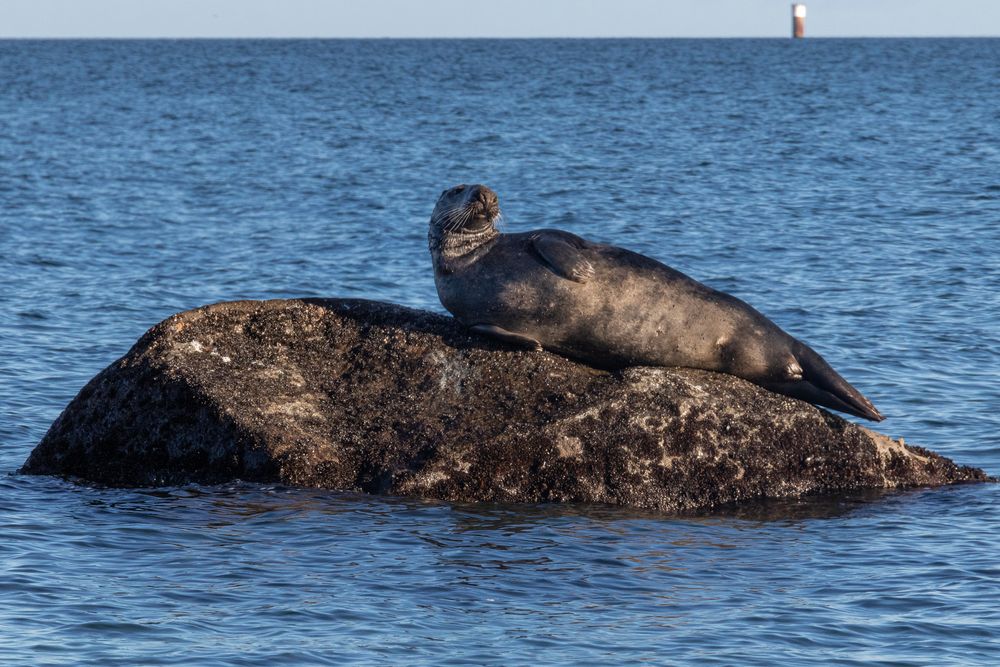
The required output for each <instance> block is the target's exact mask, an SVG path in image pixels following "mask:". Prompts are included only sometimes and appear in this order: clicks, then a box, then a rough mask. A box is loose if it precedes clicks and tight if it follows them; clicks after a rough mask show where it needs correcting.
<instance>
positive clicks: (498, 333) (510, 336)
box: [469, 324, 542, 351]
mask: <svg viewBox="0 0 1000 667" xmlns="http://www.w3.org/2000/svg"><path fill="white" fill-rule="evenodd" d="M469 328H470V329H472V330H473V331H475V332H476V333H481V334H486V335H487V336H491V337H493V338H496V339H498V340H502V341H503V342H505V343H510V344H511V345H516V346H517V347H524V348H527V349H529V350H535V351H541V349H542V344H541V343H539V342H538V341H537V340H535V339H534V338H532V337H531V336H525V335H523V334H519V333H514V332H513V331H507V330H506V329H501V328H500V327H498V326H496V325H494V324H473V325H472V326H471V327H469Z"/></svg>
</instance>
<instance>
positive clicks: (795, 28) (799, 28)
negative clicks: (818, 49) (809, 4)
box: [792, 2, 806, 39]
mask: <svg viewBox="0 0 1000 667" xmlns="http://www.w3.org/2000/svg"><path fill="white" fill-rule="evenodd" d="M805 36H806V6H805V5H803V4H801V3H798V2H796V3H795V4H794V5H792V37H794V38H795V39H802V38H803V37H805Z"/></svg>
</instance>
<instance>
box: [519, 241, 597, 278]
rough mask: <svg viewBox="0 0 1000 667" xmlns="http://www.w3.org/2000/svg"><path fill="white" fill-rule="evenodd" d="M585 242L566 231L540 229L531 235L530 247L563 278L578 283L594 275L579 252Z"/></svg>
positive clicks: (590, 265) (589, 264)
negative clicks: (540, 230)
mask: <svg viewBox="0 0 1000 667" xmlns="http://www.w3.org/2000/svg"><path fill="white" fill-rule="evenodd" d="M585 244H586V241H584V240H583V239H581V238H579V237H577V236H573V235H572V234H567V233H566V232H551V231H542V232H535V233H534V234H532V235H531V245H532V247H533V248H534V249H535V252H537V253H538V255H539V256H540V257H541V258H542V259H544V260H545V262H546V264H548V265H549V266H550V267H552V270H553V271H555V272H556V273H557V274H559V275H560V276H562V277H563V278H566V279H567V280H573V281H576V282H578V283H585V282H587V281H588V280H590V279H591V278H593V277H594V266H593V265H592V264H591V263H590V262H588V261H587V258H586V257H584V256H583V253H582V252H580V250H581V249H582V248H583V247H584V245H585Z"/></svg>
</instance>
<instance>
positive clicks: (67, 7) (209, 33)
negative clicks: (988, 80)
mask: <svg viewBox="0 0 1000 667" xmlns="http://www.w3.org/2000/svg"><path fill="white" fill-rule="evenodd" d="M805 4H806V6H807V8H808V17H807V18H806V35H807V36H813V37H869V36H892V37H896V36H993V37H995V36H1000V0H806V2H805ZM790 25H791V2H790V1H789V0H495V1H488V0H0V37H786V36H788V34H789V31H790Z"/></svg>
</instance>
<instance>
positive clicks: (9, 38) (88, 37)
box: [0, 34, 1000, 42]
mask: <svg viewBox="0 0 1000 667" xmlns="http://www.w3.org/2000/svg"><path fill="white" fill-rule="evenodd" d="M998 38H1000V34H997V35H813V36H807V37H804V38H798V39H796V38H794V37H792V36H790V35H786V36H782V35H687V36H682V35H661V36H650V35H596V36H587V35H579V36H577V35H552V36H546V35H534V36H506V37H487V36H472V37H455V36H434V35H425V36H405V37H404V36H398V35H383V36H375V35H368V36H353V37H351V36H302V35H296V36H282V35H266V36H261V35H240V36H232V35H218V36H213V35H187V36H170V35H99V36H95V35H14V36H12V35H0V40H2V41H17V40H38V41H58V40H67V41H69V40H76V41H84V40H94V41H99V40H107V41H110V40H123V41H128V40H131V41H141V40H149V41H154V40H164V41H185V40H190V41H199V40H203V41H208V40H218V41H226V40H231V41H236V40H241V39H244V40H247V39H252V40H275V41H277V40H285V41H294V40H301V41H310V40H311V41H318V40H331V41H332V40H343V41H359V40H379V41H421V40H428V41H429V40H442V41H472V40H482V41H487V40H494V41H503V40H509V41H530V40H615V39H633V40H668V39H676V40H682V39H703V40H709V39H771V40H779V39H780V40H787V41H796V42H801V41H810V40H824V39H998Z"/></svg>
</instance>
